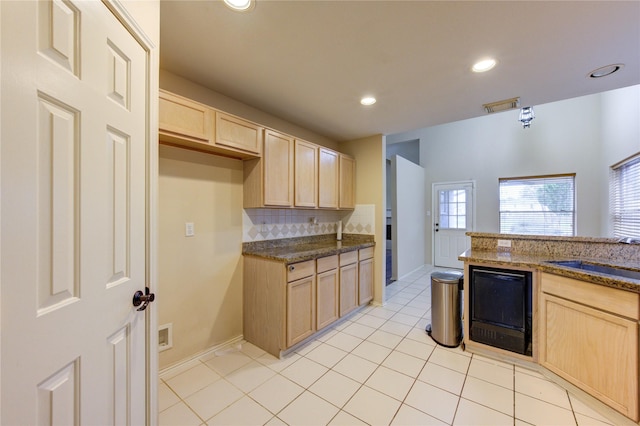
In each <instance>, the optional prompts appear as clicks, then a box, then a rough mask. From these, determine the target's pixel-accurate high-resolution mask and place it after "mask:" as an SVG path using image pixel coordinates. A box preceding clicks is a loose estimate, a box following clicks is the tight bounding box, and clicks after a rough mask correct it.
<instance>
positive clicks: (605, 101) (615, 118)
mask: <svg viewBox="0 0 640 426" xmlns="http://www.w3.org/2000/svg"><path fill="white" fill-rule="evenodd" d="M601 110H602V133H601V136H600V138H601V140H602V146H601V159H602V165H601V166H600V168H599V171H600V175H601V176H600V179H599V182H600V191H602V192H603V193H607V194H608V190H609V187H608V173H609V168H610V167H611V166H613V165H614V164H616V163H618V162H620V161H621V160H623V159H625V158H629V157H631V156H632V155H634V154H637V153H638V152H640V86H633V87H630V88H625V89H619V90H612V91H610V92H605V93H603V94H602V108H601ZM601 209H602V213H601V217H602V223H601V228H602V229H603V230H606V233H607V234H608V235H612V233H613V226H612V222H611V220H610V217H609V209H608V205H607V204H606V203H602V204H601Z"/></svg>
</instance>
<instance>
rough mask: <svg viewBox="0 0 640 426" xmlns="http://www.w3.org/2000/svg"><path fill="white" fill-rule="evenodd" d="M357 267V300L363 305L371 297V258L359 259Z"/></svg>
mask: <svg viewBox="0 0 640 426" xmlns="http://www.w3.org/2000/svg"><path fill="white" fill-rule="evenodd" d="M358 269H359V270H358V301H359V304H360V305H364V304H365V303H369V301H371V299H373V259H367V260H361V261H360V264H359V266H358Z"/></svg>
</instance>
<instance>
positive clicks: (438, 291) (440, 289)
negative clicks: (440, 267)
mask: <svg viewBox="0 0 640 426" xmlns="http://www.w3.org/2000/svg"><path fill="white" fill-rule="evenodd" d="M462 282H463V274H462V272H460V271H446V272H434V273H432V274H431V324H429V325H428V326H427V333H428V334H429V336H431V338H432V339H433V340H434V341H435V342H436V343H438V344H440V345H442V346H446V347H448V348H455V347H457V346H458V345H460V342H461V341H462V310H461V308H460V304H461V303H460V302H461V294H460V293H461V290H462Z"/></svg>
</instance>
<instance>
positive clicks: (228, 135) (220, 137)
mask: <svg viewBox="0 0 640 426" xmlns="http://www.w3.org/2000/svg"><path fill="white" fill-rule="evenodd" d="M215 143H216V145H218V146H222V147H228V148H231V149H233V150H240V151H246V152H249V153H252V154H257V155H259V154H260V148H261V147H262V127H260V126H258V125H257V124H254V123H251V122H249V121H246V120H243V119H241V118H238V117H234V116H233V115H229V114H225V113H224V112H220V111H216V140H215Z"/></svg>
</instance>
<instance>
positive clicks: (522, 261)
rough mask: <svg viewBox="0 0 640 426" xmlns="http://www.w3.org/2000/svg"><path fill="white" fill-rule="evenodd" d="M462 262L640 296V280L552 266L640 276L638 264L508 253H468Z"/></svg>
mask: <svg viewBox="0 0 640 426" xmlns="http://www.w3.org/2000/svg"><path fill="white" fill-rule="evenodd" d="M458 259H459V260H462V261H465V262H473V263H480V264H487V265H489V264H491V265H497V266H502V267H506V268H508V267H524V268H534V269H538V270H540V271H543V272H548V273H550V274H555V275H562V276H565V277H568V278H574V279H577V280H581V281H587V282H591V283H594V284H600V285H604V286H607V287H613V288H617V289H621V290H626V291H631V292H634V293H640V280H637V279H633V278H626V277H620V276H617V275H609V274H604V273H599V272H592V271H585V270H581V269H576V268H570V267H567V266H562V265H556V264H553V263H550V262H552V261H562V260H581V261H584V262H589V263H593V264H596V265H603V266H614V267H617V268H622V269H629V270H632V271H638V272H640V264H638V262H626V261H612V260H611V259H608V258H593V257H592V258H590V257H581V256H570V257H567V256H557V255H542V254H527V253H510V252H507V251H489V250H486V251H485V250H472V249H470V250H467V251H465V252H464V253H462V254H461V255H460V256H459V257H458Z"/></svg>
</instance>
